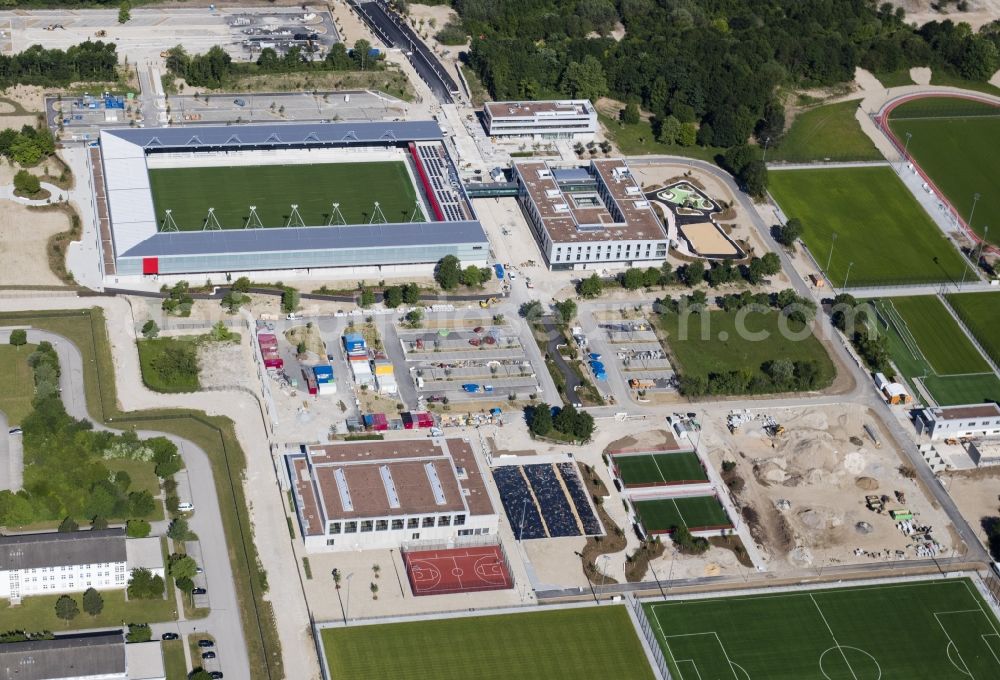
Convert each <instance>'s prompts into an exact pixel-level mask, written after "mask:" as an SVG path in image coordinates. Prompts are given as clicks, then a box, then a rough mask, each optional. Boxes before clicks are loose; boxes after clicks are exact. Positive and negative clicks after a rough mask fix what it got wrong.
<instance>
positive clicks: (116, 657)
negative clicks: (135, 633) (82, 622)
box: [0, 630, 163, 680]
mask: <svg viewBox="0 0 1000 680" xmlns="http://www.w3.org/2000/svg"><path fill="white" fill-rule="evenodd" d="M155 644H156V645H157V646H159V643H155ZM125 647H126V645H125V641H124V639H123V638H122V633H121V631H118V630H116V631H112V632H107V633H96V634H91V635H74V636H66V637H57V638H55V639H53V640H31V641H28V642H8V643H7V644H2V645H0V678H3V680H132V678H133V676H131V675H129V673H128V664H127V661H126V654H125ZM162 677H163V676H162V675H161V676H160V677H159V678H155V677H150V676H135V680H138V679H139V678H142V680H161V679H162Z"/></svg>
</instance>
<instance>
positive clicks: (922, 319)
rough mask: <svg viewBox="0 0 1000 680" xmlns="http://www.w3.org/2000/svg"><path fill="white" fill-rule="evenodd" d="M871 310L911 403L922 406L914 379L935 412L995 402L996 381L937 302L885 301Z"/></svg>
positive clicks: (923, 299) (999, 380)
mask: <svg viewBox="0 0 1000 680" xmlns="http://www.w3.org/2000/svg"><path fill="white" fill-rule="evenodd" d="M875 306H876V308H877V310H878V312H879V315H880V319H881V323H880V324H879V329H880V330H881V331H883V332H884V333H885V334H886V342H887V346H888V348H889V354H890V356H891V357H892V361H893V363H894V364H895V365H896V368H898V369H899V372H900V373H901V374H902V378H903V379H905V381H906V382H907V383H909V386H910V392H911V394H912V395H913V397H914V398H917V399H920V400H921V401H925V400H924V399H922V398H921V396H920V392H919V390H917V388H916V382H917V381H916V379H917V378H920V379H921V381H922V382H923V384H924V387H926V388H927V391H928V392H930V394H931V396H932V397H933V399H934V401H936V402H937V403H938V404H939V405H941V406H953V405H956V404H973V403H978V402H981V401H984V400H990V399H998V398H1000V378H997V376H996V375H995V374H994V373H993V372H992V371H991V369H990V367H989V364H988V363H987V362H986V361H985V360H984V359H983V357H982V355H981V354H979V352H978V351H977V350H976V348H975V346H974V345H973V344H972V342H971V341H970V340H969V339H968V337H966V335H965V333H964V332H963V331H962V329H961V328H959V327H958V324H957V323H956V322H955V320H954V319H953V318H952V317H951V315H950V314H948V311H947V310H946V309H945V308H944V305H943V304H942V303H941V302H940V300H939V299H938V298H936V297H932V296H921V297H907V298H891V299H886V300H879V301H877V302H876V305H875ZM887 323H888V325H886V324H887ZM904 336H905V340H904Z"/></svg>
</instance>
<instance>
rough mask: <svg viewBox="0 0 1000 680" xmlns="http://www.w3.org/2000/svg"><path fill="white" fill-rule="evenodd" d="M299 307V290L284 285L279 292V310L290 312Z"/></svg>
mask: <svg viewBox="0 0 1000 680" xmlns="http://www.w3.org/2000/svg"><path fill="white" fill-rule="evenodd" d="M298 308H299V291H297V290H295V289H294V288H292V287H290V286H286V287H285V289H284V290H283V291H282V293H281V311H283V312H285V313H286V314H291V313H292V312H294V311H295V310H296V309H298Z"/></svg>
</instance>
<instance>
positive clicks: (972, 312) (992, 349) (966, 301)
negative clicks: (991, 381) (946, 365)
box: [948, 292, 1000, 364]
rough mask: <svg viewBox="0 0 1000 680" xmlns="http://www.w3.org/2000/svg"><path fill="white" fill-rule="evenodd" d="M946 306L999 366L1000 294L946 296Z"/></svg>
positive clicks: (956, 294) (957, 294)
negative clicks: (950, 308)
mask: <svg viewBox="0 0 1000 680" xmlns="http://www.w3.org/2000/svg"><path fill="white" fill-rule="evenodd" d="M948 304H950V305H951V307H952V309H954V310H955V313H956V314H958V318H960V319H961V320H962V323H964V324H965V325H966V327H967V328H968V329H969V332H971V333H972V335H973V336H975V338H976V340H978V341H979V344H980V345H982V346H983V349H984V350H985V351H986V353H987V354H988V355H990V358H991V359H993V361H994V362H995V363H997V364H1000V293H996V292H991V293H955V294H952V295H949V296H948Z"/></svg>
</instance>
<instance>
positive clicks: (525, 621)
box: [321, 605, 654, 680]
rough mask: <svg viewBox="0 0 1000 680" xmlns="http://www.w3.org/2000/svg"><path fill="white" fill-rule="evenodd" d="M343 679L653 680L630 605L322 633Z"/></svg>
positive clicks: (337, 674)
mask: <svg viewBox="0 0 1000 680" xmlns="http://www.w3.org/2000/svg"><path fill="white" fill-rule="evenodd" d="M321 638H322V642H323V649H324V652H325V655H326V661H327V664H328V665H329V669H330V677H332V678H336V679H337V680H370V679H372V678H385V679H391V680H472V679H474V680H509V679H511V678H517V680H581V679H582V678H628V679H629V680H651V679H652V678H653V677H654V676H653V673H652V670H651V669H650V667H649V664H648V662H647V661H646V656H645V653H644V652H643V649H642V645H641V644H640V642H639V638H638V636H637V634H636V632H635V629H634V627H633V625H632V623H631V621H630V620H629V615H628V611H627V610H626V609H625V607H624V606H616V605H602V606H601V607H588V608H582V609H581V608H574V609H562V610H550V611H541V612H526V613H519V614H501V615H497V616H477V617H471V618H469V617H462V618H454V619H434V620H430V621H414V622H412V623H390V624H383V625H372V626H351V627H350V628H326V629H324V630H322V631H321Z"/></svg>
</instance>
